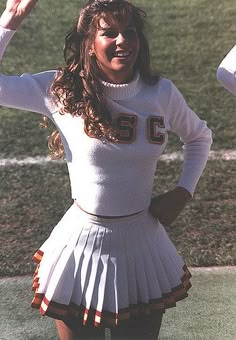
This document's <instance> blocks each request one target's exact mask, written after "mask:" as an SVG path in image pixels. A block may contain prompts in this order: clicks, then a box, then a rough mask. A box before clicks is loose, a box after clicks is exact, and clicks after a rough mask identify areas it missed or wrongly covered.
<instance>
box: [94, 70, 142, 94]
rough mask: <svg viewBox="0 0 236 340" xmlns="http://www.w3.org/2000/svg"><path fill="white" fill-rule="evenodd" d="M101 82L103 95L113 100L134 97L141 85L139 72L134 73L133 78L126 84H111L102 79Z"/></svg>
mask: <svg viewBox="0 0 236 340" xmlns="http://www.w3.org/2000/svg"><path fill="white" fill-rule="evenodd" d="M101 83H102V87H103V93H104V95H105V96H106V97H108V98H110V99H113V100H124V99H128V98H131V97H134V96H135V95H136V94H137V93H138V92H139V90H140V89H141V87H142V80H141V78H140V74H139V73H136V75H135V77H134V79H133V80H132V81H131V82H130V83H128V84H112V83H107V82H106V81H103V80H102V81H101Z"/></svg>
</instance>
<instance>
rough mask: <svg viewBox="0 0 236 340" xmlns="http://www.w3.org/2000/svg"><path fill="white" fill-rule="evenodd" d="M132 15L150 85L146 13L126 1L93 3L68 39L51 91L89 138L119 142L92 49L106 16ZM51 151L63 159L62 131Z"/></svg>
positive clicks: (139, 65) (143, 72)
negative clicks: (75, 118)
mask: <svg viewBox="0 0 236 340" xmlns="http://www.w3.org/2000/svg"><path fill="white" fill-rule="evenodd" d="M127 15H128V16H130V17H131V18H132V21H133V23H134V25H135V28H136V30H137V34H138V37H139V43H140V50H139V54H138V57H137V60H136V64H135V70H138V71H139V72H140V76H141V78H142V79H143V80H144V81H145V82H147V83H149V84H153V83H156V81H157V77H156V76H153V75H152V73H151V68H150V53H149V45H148V42H147V40H146V38H145V36H144V33H143V30H144V23H145V17H146V13H145V12H144V11H143V10H141V9H140V8H138V7H136V6H134V5H133V4H131V3H130V2H128V1H126V0H90V1H88V2H87V4H86V5H85V6H84V7H83V8H82V9H81V11H80V14H79V19H78V22H77V24H76V25H75V26H74V27H73V28H72V29H71V30H70V31H69V32H68V34H67V35H66V38H65V45H64V58H65V62H66V66H65V67H60V68H58V70H57V72H56V74H55V79H54V81H53V83H52V85H51V89H50V92H51V94H52V95H53V97H54V98H55V101H56V103H57V105H58V108H59V111H60V113H61V114H71V115H72V116H81V117H82V118H83V119H84V129H85V132H86V133H87V135H88V136H89V137H93V138H101V137H102V138H105V139H107V140H109V141H113V142H115V141H116V131H115V128H114V127H112V118H111V115H110V113H109V111H108V109H107V108H106V105H105V99H104V96H103V93H102V88H101V82H100V78H99V68H98V66H97V63H96V58H95V57H94V56H93V55H91V53H89V52H90V49H91V46H92V44H93V41H94V38H95V34H96V31H97V28H98V25H99V20H100V19H101V18H102V17H104V16H105V17H106V18H107V17H108V18H109V17H111V18H114V17H115V18H117V17H118V18H120V17H123V16H127ZM49 149H50V150H51V153H52V154H53V155H54V157H56V158H62V157H63V145H62V142H61V139H60V136H59V133H58V131H54V132H53V133H52V135H51V136H50V138H49Z"/></svg>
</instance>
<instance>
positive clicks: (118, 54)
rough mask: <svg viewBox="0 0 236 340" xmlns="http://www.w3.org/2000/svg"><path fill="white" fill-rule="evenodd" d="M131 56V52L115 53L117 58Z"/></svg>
mask: <svg viewBox="0 0 236 340" xmlns="http://www.w3.org/2000/svg"><path fill="white" fill-rule="evenodd" d="M129 55H130V52H117V53H115V56H116V57H128V56H129Z"/></svg>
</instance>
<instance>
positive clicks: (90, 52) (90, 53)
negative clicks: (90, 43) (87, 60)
mask: <svg viewBox="0 0 236 340" xmlns="http://www.w3.org/2000/svg"><path fill="white" fill-rule="evenodd" d="M89 55H90V57H94V56H95V53H94V51H93V50H92V49H91V48H90V50H89Z"/></svg>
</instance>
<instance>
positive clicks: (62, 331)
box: [56, 320, 105, 340]
mask: <svg viewBox="0 0 236 340" xmlns="http://www.w3.org/2000/svg"><path fill="white" fill-rule="evenodd" d="M56 326H57V331H58V334H59V337H60V340H95V339H96V340H99V339H101V340H104V338H105V336H104V334H105V330H104V328H102V327H94V326H93V325H86V326H83V325H81V324H79V323H77V322H76V321H67V322H66V321H65V322H64V321H61V320H56Z"/></svg>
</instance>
